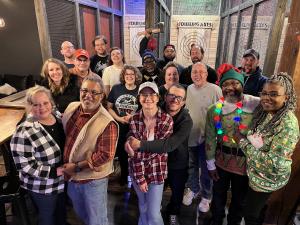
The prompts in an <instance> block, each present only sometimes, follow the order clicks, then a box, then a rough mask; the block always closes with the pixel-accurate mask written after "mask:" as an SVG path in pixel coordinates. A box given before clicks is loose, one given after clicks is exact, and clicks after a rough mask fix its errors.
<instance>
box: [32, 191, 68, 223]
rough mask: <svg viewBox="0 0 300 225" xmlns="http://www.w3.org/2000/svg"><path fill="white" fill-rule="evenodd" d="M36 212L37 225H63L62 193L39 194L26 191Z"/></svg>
mask: <svg viewBox="0 0 300 225" xmlns="http://www.w3.org/2000/svg"><path fill="white" fill-rule="evenodd" d="M27 192H28V194H29V195H30V197H31V199H32V201H33V203H34V205H35V206H36V207H37V210H38V224H39V225H65V224H66V208H65V204H64V203H65V200H64V193H59V194H40V193H36V192H32V191H27Z"/></svg>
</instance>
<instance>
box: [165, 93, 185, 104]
mask: <svg viewBox="0 0 300 225" xmlns="http://www.w3.org/2000/svg"><path fill="white" fill-rule="evenodd" d="M167 98H170V99H171V100H172V101H174V100H176V101H178V102H182V101H183V100H184V98H183V97H181V96H177V95H174V94H167Z"/></svg>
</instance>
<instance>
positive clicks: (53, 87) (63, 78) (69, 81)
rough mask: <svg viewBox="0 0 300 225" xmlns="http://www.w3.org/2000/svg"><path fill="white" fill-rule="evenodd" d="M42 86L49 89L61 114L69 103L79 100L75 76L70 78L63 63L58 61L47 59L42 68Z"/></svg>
mask: <svg viewBox="0 0 300 225" xmlns="http://www.w3.org/2000/svg"><path fill="white" fill-rule="evenodd" d="M41 76H42V77H43V78H44V79H43V80H42V82H41V85H42V86H45V87H46V88H48V89H50V91H51V94H52V96H53V99H54V102H55V106H56V108H57V109H58V111H60V112H61V113H63V112H64V111H65V109H66V108H67V106H68V105H69V103H71V102H74V101H78V100H79V88H78V86H77V84H76V83H77V76H70V73H69V71H68V69H67V67H66V66H65V65H64V63H63V62H62V61H60V60H58V59H55V58H50V59H47V60H46V61H45V63H44V65H43V67H42V71H41Z"/></svg>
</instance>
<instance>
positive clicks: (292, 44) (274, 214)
mask: <svg viewBox="0 0 300 225" xmlns="http://www.w3.org/2000/svg"><path fill="white" fill-rule="evenodd" d="M299 10H300V2H299V0H293V2H292V4H291V13H290V16H289V25H288V26H289V27H288V31H287V33H286V39H285V42H284V46H283V53H282V56H281V61H280V67H279V69H278V71H283V72H288V73H289V74H291V75H292V76H293V80H294V86H295V90H296V92H297V96H300V51H299V48H300V34H299V29H300V27H299V22H300V15H299ZM274 64H275V63H274ZM297 105H298V108H297V110H296V116H297V118H298V121H300V98H299V97H298V104H297ZM292 160H293V164H292V174H291V177H290V179H289V182H288V184H287V185H286V186H285V187H283V188H282V189H280V190H278V191H275V192H274V193H273V194H272V195H271V197H270V199H269V201H268V209H267V211H266V216H265V221H264V222H265V224H277V225H286V224H289V223H290V222H291V221H290V219H291V216H292V214H293V213H294V210H295V208H296V207H297V204H298V201H299V199H300V192H299V190H300V182H299V180H300V143H298V144H297V146H296V149H295V151H294V154H293V156H292Z"/></svg>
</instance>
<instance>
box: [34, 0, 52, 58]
mask: <svg viewBox="0 0 300 225" xmlns="http://www.w3.org/2000/svg"><path fill="white" fill-rule="evenodd" d="M34 8H35V15H36V21H37V27H38V32H39V39H40V46H41V52H42V58H43V61H46V59H48V58H50V57H52V49H51V42H50V35H49V28H48V19H47V13H46V6H45V2H44V0H34Z"/></svg>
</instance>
